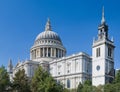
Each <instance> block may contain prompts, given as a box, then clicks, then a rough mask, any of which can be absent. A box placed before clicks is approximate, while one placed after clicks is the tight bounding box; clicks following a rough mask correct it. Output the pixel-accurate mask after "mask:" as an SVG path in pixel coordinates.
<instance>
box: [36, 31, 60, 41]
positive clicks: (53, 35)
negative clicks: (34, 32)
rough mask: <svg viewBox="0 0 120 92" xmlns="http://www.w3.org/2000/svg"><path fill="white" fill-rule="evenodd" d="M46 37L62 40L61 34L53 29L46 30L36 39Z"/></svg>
mask: <svg viewBox="0 0 120 92" xmlns="http://www.w3.org/2000/svg"><path fill="white" fill-rule="evenodd" d="M44 39H53V40H57V41H60V42H61V39H60V37H59V35H58V34H57V33H55V32H53V31H50V30H48V31H44V32H42V33H40V34H39V35H38V36H37V37H36V41H37V40H44Z"/></svg>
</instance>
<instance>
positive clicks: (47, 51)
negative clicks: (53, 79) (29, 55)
mask: <svg viewBox="0 0 120 92" xmlns="http://www.w3.org/2000/svg"><path fill="white" fill-rule="evenodd" d="M46 49H47V55H46V56H47V57H48V47H47V48H46Z"/></svg>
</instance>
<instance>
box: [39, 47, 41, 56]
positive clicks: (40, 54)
mask: <svg viewBox="0 0 120 92" xmlns="http://www.w3.org/2000/svg"><path fill="white" fill-rule="evenodd" d="M39 57H41V48H39Z"/></svg>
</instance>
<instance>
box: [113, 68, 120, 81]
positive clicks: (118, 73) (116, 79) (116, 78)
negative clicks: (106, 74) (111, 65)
mask: <svg viewBox="0 0 120 92" xmlns="http://www.w3.org/2000/svg"><path fill="white" fill-rule="evenodd" d="M113 83H120V70H118V72H117V74H116V76H115V79H114V81H113Z"/></svg>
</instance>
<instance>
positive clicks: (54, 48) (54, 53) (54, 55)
mask: <svg viewBox="0 0 120 92" xmlns="http://www.w3.org/2000/svg"><path fill="white" fill-rule="evenodd" d="M54 57H56V48H54Z"/></svg>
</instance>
